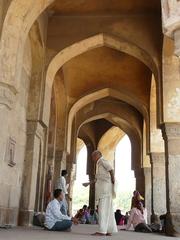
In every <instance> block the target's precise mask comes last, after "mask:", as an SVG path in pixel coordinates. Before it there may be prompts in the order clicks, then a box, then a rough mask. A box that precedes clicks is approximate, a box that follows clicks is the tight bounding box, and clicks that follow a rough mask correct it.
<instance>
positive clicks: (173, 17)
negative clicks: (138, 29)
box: [161, 0, 180, 57]
mask: <svg viewBox="0 0 180 240" xmlns="http://www.w3.org/2000/svg"><path fill="white" fill-rule="evenodd" d="M161 7H162V27H163V32H164V34H165V35H166V36H168V37H170V38H173V39H174V46H175V48H174V53H175V54H176V55H177V56H178V57H179V56H180V38H179V37H180V2H179V0H161Z"/></svg>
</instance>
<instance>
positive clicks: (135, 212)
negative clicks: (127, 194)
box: [126, 208, 147, 230]
mask: <svg viewBox="0 0 180 240" xmlns="http://www.w3.org/2000/svg"><path fill="white" fill-rule="evenodd" d="M146 218H147V210H146V209H145V208H144V210H143V214H142V212H141V211H140V210H139V209H137V208H132V209H131V212H130V216H129V219H128V223H127V226H126V229H127V230H128V229H129V228H130V227H131V224H132V225H133V227H134V228H135V227H136V226H137V225H138V224H139V223H146Z"/></svg>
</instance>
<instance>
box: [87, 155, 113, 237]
mask: <svg viewBox="0 0 180 240" xmlns="http://www.w3.org/2000/svg"><path fill="white" fill-rule="evenodd" d="M92 160H93V161H95V162H96V180H95V191H96V201H98V214H99V231H98V232H96V233H94V234H93V235H97V236H103V235H111V234H112V233H115V232H117V226H116V222H115V217H114V209H113V198H114V197H115V192H114V184H115V179H114V171H113V169H112V166H111V165H110V164H109V162H108V161H107V160H105V159H104V158H103V157H102V154H101V152H100V151H97V150H96V151H94V152H93V153H92Z"/></svg>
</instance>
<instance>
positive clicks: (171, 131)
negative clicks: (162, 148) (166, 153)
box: [162, 122, 180, 140]
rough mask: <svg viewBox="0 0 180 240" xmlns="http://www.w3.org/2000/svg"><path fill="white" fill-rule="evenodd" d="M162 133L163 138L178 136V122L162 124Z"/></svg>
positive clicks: (177, 137) (179, 125) (179, 124)
mask: <svg viewBox="0 0 180 240" xmlns="http://www.w3.org/2000/svg"><path fill="white" fill-rule="evenodd" d="M162 133H163V138H164V140H166V139H179V138H180V123H179V122H177V123H175V122H174V123H164V124H163V125H162Z"/></svg>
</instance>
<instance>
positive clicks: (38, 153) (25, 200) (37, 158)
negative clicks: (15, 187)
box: [19, 121, 45, 226]
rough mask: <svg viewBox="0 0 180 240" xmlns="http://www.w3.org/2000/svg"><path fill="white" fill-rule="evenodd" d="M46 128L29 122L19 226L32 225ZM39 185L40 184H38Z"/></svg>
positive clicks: (34, 122) (37, 123)
mask: <svg viewBox="0 0 180 240" xmlns="http://www.w3.org/2000/svg"><path fill="white" fill-rule="evenodd" d="M44 140H45V139H44V127H43V126H42V125H41V124H40V123H39V122H38V121H28V122H27V142H26V153H25V160H24V172H23V182H22V191H21V201H20V211H19V224H20V225H23V226H28V225H31V224H32V220H33V214H34V209H35V201H37V197H40V196H38V194H37V190H38V189H37V180H38V174H39V172H38V171H39V170H40V171H41V173H42V168H41V167H40V168H39V166H42V163H43V160H44V158H43V155H44V151H43V148H44ZM38 184H39V183H38Z"/></svg>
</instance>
